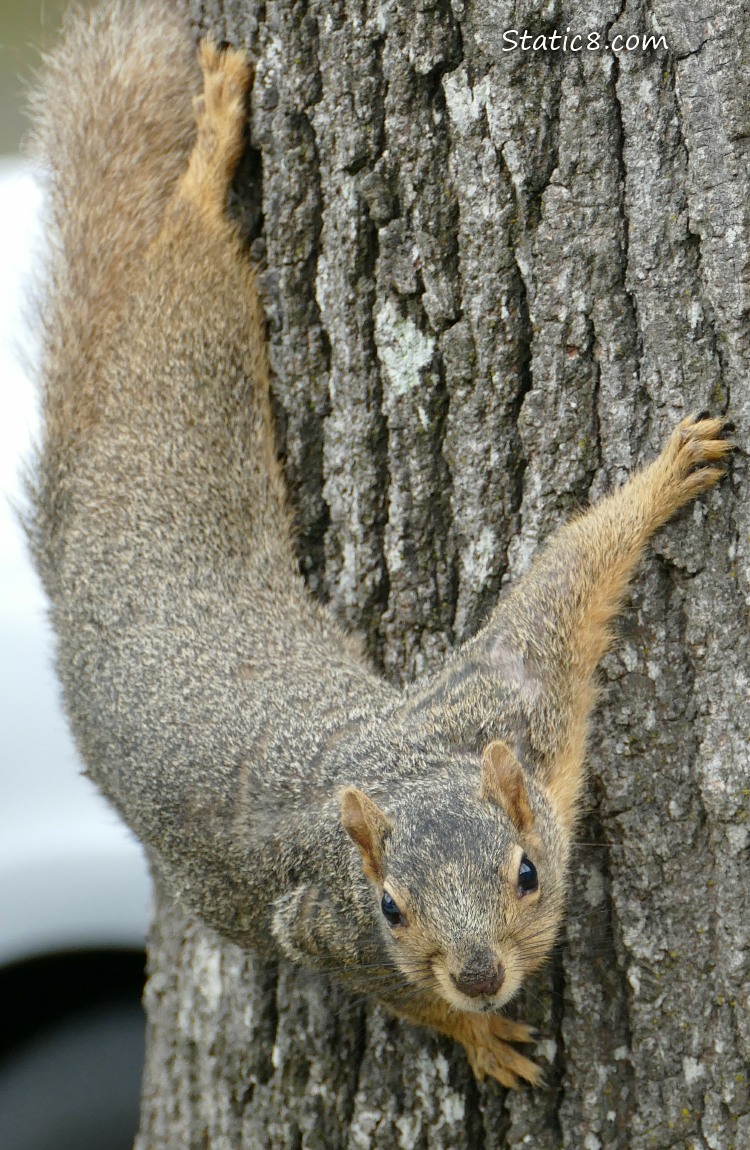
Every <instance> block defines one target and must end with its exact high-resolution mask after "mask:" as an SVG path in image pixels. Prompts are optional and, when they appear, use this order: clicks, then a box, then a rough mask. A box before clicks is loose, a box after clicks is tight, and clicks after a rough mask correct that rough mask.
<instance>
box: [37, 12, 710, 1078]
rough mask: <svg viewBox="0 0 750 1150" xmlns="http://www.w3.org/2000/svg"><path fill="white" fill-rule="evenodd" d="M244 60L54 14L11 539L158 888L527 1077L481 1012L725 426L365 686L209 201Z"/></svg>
mask: <svg viewBox="0 0 750 1150" xmlns="http://www.w3.org/2000/svg"><path fill="white" fill-rule="evenodd" d="M251 83H252V70H251V68H250V66H249V64H248V62H247V60H246V58H245V56H244V55H243V54H242V53H240V52H239V51H236V50H234V49H231V48H229V49H227V50H223V51H222V50H220V49H219V48H218V47H217V46H215V45H214V44H212V43H211V42H210V41H205V42H204V43H203V44H202V46H201V48H200V52H199V54H198V53H196V51H195V48H194V44H193V41H192V37H191V34H190V32H189V31H188V29H187V27H186V26H185V24H184V23H183V21H182V19H181V17H180V16H179V14H177V13H176V12H175V10H174V8H173V7H172V6H171V5H169V4H168V3H167V2H165V0H147V2H144V3H140V4H137V5H130V4H128V3H126V2H125V0H105V3H104V4H103V5H102V6H101V7H99V8H98V9H97V10H95V11H94V12H93V13H92V14H90V15H80V14H79V15H75V16H73V17H72V18H70V19H69V20H68V23H67V26H66V31H65V34H64V38H63V40H62V43H61V46H60V47H59V48H58V49H57V51H56V52H55V53H54V54H53V55H52V57H51V58H50V60H49V61H48V62H47V67H46V72H45V74H44V80H43V83H42V87H41V90H40V92H39V95H38V97H37V103H36V143H37V149H38V153H39V154H40V155H41V157H42V159H43V163H44V165H45V168H46V170H47V178H48V184H49V221H48V224H49V237H50V243H51V255H50V266H49V290H48V293H47V298H46V302H45V303H44V305H43V320H44V330H45V342H44V352H43V362H42V377H43V408H44V419H45V423H44V432H43V443H42V448H41V452H40V457H39V461H38V465H37V469H36V474H35V477H34V479H33V481H32V488H31V507H32V510H31V512H30V514H29V525H28V529H29V534H30V539H31V546H32V550H33V555H34V559H35V562H36V565H37V568H38V570H39V572H40V573H41V577H42V579H43V582H44V586H45V588H46V591H47V594H48V596H49V599H50V601H51V604H52V620H53V625H54V628H55V631H56V633H57V640H58V648H57V650H58V655H57V659H58V671H59V675H60V679H61V681H62V685H63V689H64V698H65V704H66V707H67V712H68V716H69V719H70V723H71V726H72V728H73V731H74V733H75V737H76V739H77V742H78V746H79V748H80V751H81V754H82V756H83V759H84V761H85V763H86V766H87V769H88V772H89V773H90V775H91V776H92V777H93V778H94V779H95V780H96V782H97V783H98V785H99V786H100V787H101V789H102V790H103V791H104V793H105V794H106V795H108V796H109V798H110V799H111V800H112V802H113V803H114V804H115V805H116V807H117V808H118V809H119V810H120V811H121V812H122V814H123V816H124V817H125V819H126V820H127V822H128V823H129V824H130V826H131V827H132V828H133V830H134V831H135V832H136V833H137V834H138V835H139V836H140V838H141V839H142V840H143V842H144V843H145V844H146V847H147V850H148V852H149V855H150V858H151V860H152V863H153V865H154V867H155V869H156V871H157V873H158V874H159V875H160V876H162V878H163V880H164V881H165V882H166V883H167V884H168V886H169V889H170V890H171V891H172V892H173V893H174V895H175V896H176V897H178V898H179V899H181V900H183V901H184V902H185V903H186V904H187V905H188V906H190V907H191V908H192V910H193V911H194V912H195V913H196V914H197V915H199V916H200V917H201V918H202V919H203V920H204V921H205V922H206V923H208V924H210V925H211V926H212V927H214V928H215V929H216V930H218V931H219V932H221V933H222V934H223V935H224V936H226V937H227V938H229V939H232V940H234V941H235V942H237V943H239V944H240V945H241V946H244V947H247V948H251V949H254V950H257V951H260V952H262V953H266V954H270V955H277V956H286V957H287V958H290V959H292V960H294V961H296V962H300V963H304V964H306V965H307V966H310V967H314V968H318V969H323V970H329V971H334V972H336V973H337V974H338V976H339V977H341V978H342V979H344V980H345V982H346V983H347V984H348V985H350V986H351V987H353V988H360V989H364V990H366V991H367V992H368V993H372V992H373V991H374V992H375V995H376V997H379V998H380V999H381V1001H382V1002H383V1003H384V1005H385V1006H386V1007H387V1008H388V1009H389V1010H391V1011H392V1012H393V1013H395V1014H396V1015H399V1016H401V1017H404V1018H407V1019H410V1020H412V1021H413V1022H416V1023H418V1024H420V1025H424V1026H428V1027H432V1028H434V1029H435V1030H437V1031H439V1032H440V1033H442V1034H446V1035H449V1036H451V1037H452V1038H454V1039H456V1040H457V1041H458V1042H460V1043H462V1044H463V1046H464V1047H465V1049H466V1052H467V1054H468V1057H469V1060H470V1063H471V1066H472V1068H473V1070H474V1072H475V1074H476V1075H477V1076H478V1077H479V1078H480V1079H481V1078H483V1077H484V1076H486V1075H490V1076H492V1077H494V1078H496V1079H498V1080H499V1081H500V1082H501V1083H503V1084H504V1085H506V1086H516V1085H518V1083H519V1080H522V1079H525V1080H527V1081H529V1082H532V1083H535V1082H537V1081H538V1080H539V1077H540V1071H539V1068H538V1067H537V1066H536V1065H535V1064H534V1063H533V1062H532V1061H530V1060H529V1059H528V1058H526V1057H524V1056H523V1055H522V1054H521V1053H519V1051H518V1050H516V1049H515V1048H514V1046H513V1045H511V1044H512V1043H514V1042H519V1043H526V1042H529V1041H532V1040H533V1038H534V1032H533V1031H532V1030H531V1029H530V1028H529V1027H527V1026H526V1025H524V1024H523V1023H520V1022H514V1021H511V1020H510V1019H507V1018H505V1017H503V1016H502V1015H500V1014H498V1013H496V1011H497V1010H498V1008H500V1007H502V1006H503V1005H504V1004H505V1003H507V1002H508V1000H509V999H510V998H511V997H512V996H513V995H514V994H515V993H516V991H517V990H518V988H519V987H520V986H521V985H522V983H523V981H524V979H525V978H526V977H527V976H528V975H529V973H530V972H531V971H533V970H534V969H535V968H537V967H538V966H539V965H540V964H541V963H542V962H543V960H544V959H545V956H546V955H547V954H548V953H549V951H550V948H551V947H552V945H553V943H554V940H555V937H556V935H557V932H558V929H559V926H560V923H561V920H562V917H563V914H564V904H565V894H566V886H567V881H568V878H567V875H568V865H569V854H570V847H571V839H572V835H573V832H574V827H575V823H576V819H577V816H578V811H579V802H580V795H581V788H582V782H583V777H584V774H583V772H584V768H583V761H584V750H585V742H586V731H587V725H588V721H589V716H590V713H591V710H592V706H593V703H594V700H595V698H596V686H595V680H594V672H595V668H596V666H597V663H598V661H599V659H600V657H601V656H602V654H603V653H604V651H605V650H606V649H607V646H608V644H609V642H610V639H611V627H610V624H611V620H612V619H613V616H614V615H615V613H616V611H617V610H618V609H619V607H620V605H621V603H622V600H623V597H624V595H625V593H626V590H627V586H628V581H629V579H630V577H631V574H632V572H633V570H634V568H635V566H636V564H637V562H638V560H639V558H640V557H641V555H642V553H643V550H644V546H645V544H646V542H647V540H648V538H649V536H651V535H652V534H653V533H654V532H655V531H656V530H657V529H658V528H659V527H661V525H662V524H664V523H665V522H666V521H667V520H668V519H669V517H670V516H671V515H672V514H673V513H674V512H675V511H676V510H677V509H678V508H679V507H681V506H682V505H683V504H685V503H687V502H688V501H689V500H691V499H693V498H694V497H695V496H696V495H698V494H699V493H700V492H702V491H705V490H706V489H707V488H710V487H712V486H713V485H714V484H715V483H716V482H717V480H718V479H719V478H720V476H721V475H722V469H721V468H720V467H717V466H715V464H716V463H717V462H719V461H721V460H722V459H724V457H725V456H726V455H727V453H728V451H729V450H730V446H729V444H728V443H727V441H726V440H725V439H724V438H723V436H722V431H723V427H724V424H723V421H722V420H721V419H711V418H707V417H705V418H704V417H698V416H691V417H689V418H687V419H684V420H683V421H682V422H681V423H680V424H679V426H678V427H677V429H676V430H675V431H674V432H673V434H672V435H671V437H670V438H669V440H668V441H667V444H666V446H665V448H664V450H663V451H662V453H661V454H660V455H659V456H658V458H657V459H656V460H655V461H654V462H652V463H651V464H650V465H649V466H647V467H646V468H644V469H643V470H642V471H640V472H638V473H637V474H635V475H634V476H633V477H632V478H631V479H630V481H629V482H628V483H626V484H625V485H624V486H622V487H620V488H619V489H617V490H615V491H614V492H613V493H612V494H610V495H609V496H607V497H606V498H604V499H602V500H601V501H600V502H599V503H598V504H597V505H596V506H594V507H592V508H591V509H590V510H588V511H586V512H585V513H584V514H582V515H581V516H580V517H579V518H577V519H575V520H574V521H573V522H571V523H569V524H568V525H567V526H564V527H563V528H562V529H561V530H559V531H558V532H557V533H556V534H555V535H553V537H552V539H551V540H550V542H549V543H548V545H547V547H546V549H545V550H544V551H543V552H542V554H541V556H540V557H539V558H538V559H537V560H536V561H535V562H534V564H533V566H532V567H531V569H530V571H529V572H528V574H527V575H525V576H524V577H523V578H522V579H521V580H520V582H519V583H518V584H517V585H516V586H515V588H514V589H513V590H511V592H510V593H509V594H508V595H507V596H506V597H505V598H504V599H503V600H502V601H501V603H500V604H499V606H497V608H496V609H495V610H494V612H493V613H492V615H491V617H490V619H489V621H488V622H487V623H486V625H485V626H484V627H483V629H482V630H481V631H480V632H479V633H478V634H477V635H475V636H474V638H472V639H471V640H470V641H469V642H467V643H466V644H465V645H464V646H463V647H461V648H460V649H459V650H457V651H456V652H455V653H454V655H453V656H452V657H451V658H450V659H449V660H448V662H447V664H446V665H445V666H444V668H443V669H441V670H440V671H439V672H438V673H437V674H435V675H434V676H433V677H432V678H430V679H429V680H428V681H427V682H423V683H420V684H418V685H416V686H414V687H412V688H410V689H408V690H406V691H405V692H401V691H398V690H396V689H394V688H393V687H392V686H390V685H388V684H387V683H385V682H384V681H383V680H382V679H381V678H380V677H379V676H378V675H377V674H376V673H375V672H374V671H373V670H372V668H371V667H370V666H369V665H368V662H367V661H366V659H365V658H364V656H363V654H362V652H361V650H360V647H359V645H358V643H357V642H356V641H354V640H353V639H352V638H351V637H350V636H348V635H347V634H346V633H345V632H344V630H343V628H342V627H341V626H340V625H339V624H338V623H337V621H336V619H335V618H334V617H333V615H332V614H331V613H330V612H329V611H327V610H325V609H324V608H322V607H321V606H319V605H318V604H317V603H316V602H315V601H314V600H313V599H312V598H311V596H310V595H309V594H308V593H307V592H306V589H305V587H304V585H303V582H302V579H301V577H300V574H299V571H298V567H297V563H296V561H295V555H294V548H293V542H292V530H291V524H290V515H289V512H288V509H287V500H286V494H285V489H284V482H283V478H282V472H281V468H280V465H279V462H278V460H277V457H276V452H275V446H274V431H273V426H272V418H271V410H270V403H269V371H268V365H267V359H266V349H265V339H264V318H263V312H262V308H261V304H260V301H259V297H258V293H257V290H256V285H255V280H254V275H253V269H252V267H251V266H250V264H249V262H248V259H247V258H246V253H245V251H244V250H243V246H242V244H241V242H240V238H239V235H238V230H237V227H236V226H235V225H234V224H233V223H232V221H231V220H230V218H229V215H228V213H227V197H228V189H229V182H230V179H231V177H232V175H233V172H234V169H235V165H236V163H237V161H238V159H239V157H240V154H241V152H242V150H243V133H244V127H245V119H246V114H245V100H246V95H247V93H248V90H249V88H250V86H251Z"/></svg>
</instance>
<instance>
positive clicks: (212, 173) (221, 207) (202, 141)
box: [176, 40, 254, 221]
mask: <svg viewBox="0 0 750 1150" xmlns="http://www.w3.org/2000/svg"><path fill="white" fill-rule="evenodd" d="M200 65H201V71H202V73H203V92H202V93H201V94H200V95H199V96H197V97H196V99H195V118H196V125H197V136H196V140H195V145H194V147H193V151H192V153H191V155H190V161H189V164H188V168H187V171H186V172H185V175H184V176H183V178H182V180H181V181H180V184H179V186H178V188H177V194H176V199H177V201H178V202H179V201H182V202H183V203H184V202H185V201H186V200H187V201H189V202H190V203H191V204H192V205H194V206H197V207H198V208H199V209H200V210H201V212H202V213H203V214H204V215H205V216H207V217H209V218H213V219H220V220H222V221H223V220H225V218H226V206H227V196H228V193H229V184H230V182H231V180H232V176H233V175H234V170H235V168H236V166H237V162H238V160H239V158H240V156H241V155H242V150H243V147H244V132H245V120H246V112H245V97H246V95H247V93H248V91H249V90H250V88H251V86H252V83H253V78H254V70H253V66H252V64H251V63H250V61H249V59H248V57H247V56H246V55H245V53H244V52H241V51H239V50H238V49H236V48H226V49H220V48H219V47H218V46H217V45H216V44H214V42H213V41H212V40H204V41H203V43H202V44H201V46H200Z"/></svg>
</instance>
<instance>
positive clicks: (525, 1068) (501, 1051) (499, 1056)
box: [455, 1014, 543, 1090]
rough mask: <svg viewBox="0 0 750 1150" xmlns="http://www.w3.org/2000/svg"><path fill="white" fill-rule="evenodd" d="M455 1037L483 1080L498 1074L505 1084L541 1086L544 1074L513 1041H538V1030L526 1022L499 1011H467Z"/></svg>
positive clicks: (498, 1078)
mask: <svg viewBox="0 0 750 1150" xmlns="http://www.w3.org/2000/svg"><path fill="white" fill-rule="evenodd" d="M459 1017H460V1020H461V1021H460V1025H459V1026H458V1027H457V1028H456V1033H455V1038H456V1039H457V1040H458V1042H460V1043H461V1045H462V1046H463V1048H464V1050H465V1051H466V1055H467V1057H468V1059H469V1065H470V1066H471V1069H472V1070H473V1071H474V1076H475V1078H477V1079H478V1080H479V1081H480V1082H482V1081H484V1079H485V1078H487V1077H489V1078H495V1079H497V1081H498V1082H499V1083H501V1085H503V1086H506V1087H508V1088H510V1089H513V1090H517V1089H518V1087H519V1086H520V1085H521V1083H522V1082H530V1083H531V1085H532V1086H538V1085H539V1083H540V1082H541V1081H542V1078H543V1074H542V1070H541V1069H540V1067H539V1066H537V1065H536V1063H535V1062H532V1061H531V1059H529V1058H526V1057H525V1056H524V1055H523V1054H519V1053H518V1051H517V1050H515V1049H514V1047H512V1046H511V1045H510V1043H511V1042H534V1041H535V1039H536V1037H537V1032H536V1031H535V1030H534V1028H533V1027H531V1026H527V1025H526V1023H525V1022H514V1021H513V1020H512V1019H510V1018H504V1017H503V1016H502V1015H499V1014H463V1015H460V1016H459Z"/></svg>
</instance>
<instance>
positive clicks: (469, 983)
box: [451, 955, 505, 998]
mask: <svg viewBox="0 0 750 1150" xmlns="http://www.w3.org/2000/svg"><path fill="white" fill-rule="evenodd" d="M451 981H452V983H453V985H454V986H455V988H456V990H460V991H461V993H462V994H465V995H467V996H468V997H469V998H479V997H480V996H482V995H486V996H488V997H489V996H491V995H493V994H497V992H498V990H499V989H500V987H501V986H502V985H503V982H504V981H505V967H504V966H502V965H501V964H500V963H496V962H495V959H494V958H490V957H489V955H488V956H487V961H485V962H483V963H482V964H481V966H480V965H479V964H476V963H472V964H471V966H465V967H464V969H463V970H462V971H461V973H460V974H459V975H455V974H452V975H451Z"/></svg>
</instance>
